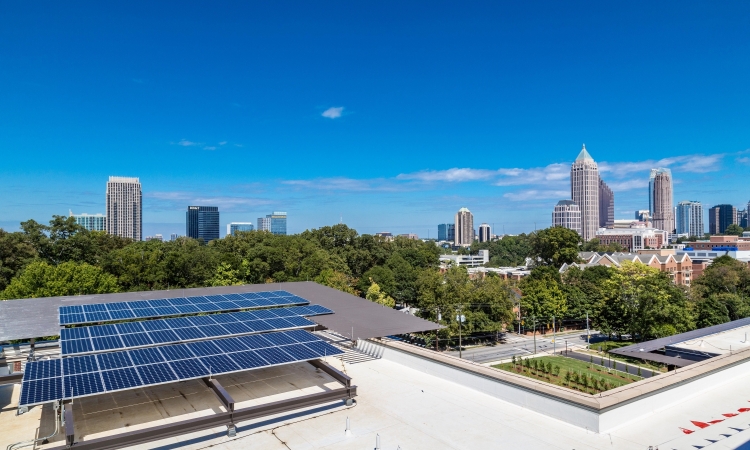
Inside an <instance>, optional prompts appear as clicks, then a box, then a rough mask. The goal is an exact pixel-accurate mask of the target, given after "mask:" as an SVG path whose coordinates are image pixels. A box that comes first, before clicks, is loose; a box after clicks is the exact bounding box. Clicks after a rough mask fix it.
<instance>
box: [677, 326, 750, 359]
mask: <svg viewBox="0 0 750 450" xmlns="http://www.w3.org/2000/svg"><path fill="white" fill-rule="evenodd" d="M748 332H750V325H748V326H745V327H740V328H735V329H732V330H728V331H725V332H723V333H717V334H712V335H710V336H705V337H702V338H697V339H693V340H689V341H685V342H680V343H679V344H674V345H670V347H671V348H679V349H685V350H690V351H692V352H695V353H707V354H710V355H707V356H714V355H724V354H726V353H729V352H731V351H737V350H742V349H745V348H749V347H750V341H748V340H747V337H748V336H747V335H748Z"/></svg>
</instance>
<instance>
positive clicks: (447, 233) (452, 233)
mask: <svg viewBox="0 0 750 450" xmlns="http://www.w3.org/2000/svg"><path fill="white" fill-rule="evenodd" d="M454 240H456V224H454V223H441V224H440V225H438V241H451V242H453V241H454Z"/></svg>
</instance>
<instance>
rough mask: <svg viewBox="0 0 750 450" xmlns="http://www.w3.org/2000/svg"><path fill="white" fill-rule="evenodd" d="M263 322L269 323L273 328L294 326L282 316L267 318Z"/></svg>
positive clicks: (281, 328) (279, 328) (280, 328)
mask: <svg viewBox="0 0 750 450" xmlns="http://www.w3.org/2000/svg"><path fill="white" fill-rule="evenodd" d="M265 322H266V323H267V324H269V325H270V326H271V327H272V329H274V330H283V329H284V328H294V325H292V323H291V322H289V321H288V320H286V319H282V318H278V319H267V320H266V321H265Z"/></svg>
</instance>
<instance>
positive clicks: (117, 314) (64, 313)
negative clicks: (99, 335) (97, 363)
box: [60, 291, 309, 325]
mask: <svg viewBox="0 0 750 450" xmlns="http://www.w3.org/2000/svg"><path fill="white" fill-rule="evenodd" d="M308 303H309V302H308V301H307V300H305V299H304V298H302V297H298V296H296V295H294V294H291V293H289V292H287V291H269V292H246V293H242V294H224V295H207V296H198V297H179V298H165V299H158V300H137V301H132V302H114V303H94V304H90V305H74V306H61V307H60V325H77V324H84V323H99V322H114V321H118V320H131V319H146V318H153V317H170V316H180V315H184V314H198V313H206V312H219V311H235V310H242V309H254V308H267V307H271V306H291V305H306V304H308Z"/></svg>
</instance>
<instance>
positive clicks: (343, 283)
mask: <svg viewBox="0 0 750 450" xmlns="http://www.w3.org/2000/svg"><path fill="white" fill-rule="evenodd" d="M315 282H316V283H318V284H322V285H323V286H328V287H332V288H334V289H338V290H339V291H342V292H346V293H349V294H352V295H359V291H357V290H356V289H354V287H353V286H354V285H355V284H356V282H355V280H353V279H352V278H351V277H350V276H348V275H347V274H345V273H342V272H336V271H335V270H333V269H324V270H323V271H322V272H320V275H318V276H317V278H315Z"/></svg>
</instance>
